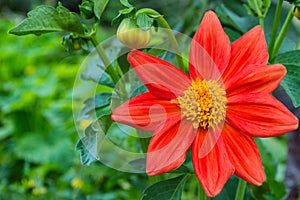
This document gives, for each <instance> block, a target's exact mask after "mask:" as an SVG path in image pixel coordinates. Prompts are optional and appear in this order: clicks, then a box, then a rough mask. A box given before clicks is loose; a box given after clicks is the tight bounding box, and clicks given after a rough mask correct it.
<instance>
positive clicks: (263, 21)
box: [259, 17, 265, 29]
mask: <svg viewBox="0 0 300 200" xmlns="http://www.w3.org/2000/svg"><path fill="white" fill-rule="evenodd" d="M259 25H261V27H262V29H265V19H264V18H263V17H259Z"/></svg>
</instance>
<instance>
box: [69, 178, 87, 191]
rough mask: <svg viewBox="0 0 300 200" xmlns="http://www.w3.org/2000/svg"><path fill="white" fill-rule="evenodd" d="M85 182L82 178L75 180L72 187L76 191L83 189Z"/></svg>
mask: <svg viewBox="0 0 300 200" xmlns="http://www.w3.org/2000/svg"><path fill="white" fill-rule="evenodd" d="M83 184H84V183H83V181H82V180H81V179H80V178H77V177H75V178H73V179H72V181H71V186H72V187H73V188H76V189H81V188H82V187H83Z"/></svg>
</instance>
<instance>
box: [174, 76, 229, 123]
mask: <svg viewBox="0 0 300 200" xmlns="http://www.w3.org/2000/svg"><path fill="white" fill-rule="evenodd" d="M174 102H177V103H178V104H179V106H180V108H181V111H182V115H183V116H184V117H186V119H187V120H190V121H193V126H194V128H198V127H202V128H210V127H212V128H214V127H215V126H217V125H218V124H219V123H221V122H222V121H223V120H224V119H225V114H226V92H225V90H224V89H223V88H222V87H221V85H220V84H219V83H217V82H216V81H213V80H209V81H206V80H200V79H196V80H193V81H192V86H191V87H189V88H188V89H187V90H185V91H184V95H183V96H180V97H178V98H177V99H176V101H174Z"/></svg>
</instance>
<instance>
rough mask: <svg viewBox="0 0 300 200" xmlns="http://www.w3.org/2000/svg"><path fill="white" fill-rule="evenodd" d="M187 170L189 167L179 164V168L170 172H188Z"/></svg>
mask: <svg viewBox="0 0 300 200" xmlns="http://www.w3.org/2000/svg"><path fill="white" fill-rule="evenodd" d="M189 172H190V170H189V168H187V167H186V166H185V165H181V166H180V167H179V168H177V169H175V170H173V171H171V172H170V173H177V174H180V173H189Z"/></svg>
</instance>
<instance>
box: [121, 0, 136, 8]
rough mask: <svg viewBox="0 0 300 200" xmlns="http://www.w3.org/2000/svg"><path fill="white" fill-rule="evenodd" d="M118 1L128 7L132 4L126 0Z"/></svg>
mask: <svg viewBox="0 0 300 200" xmlns="http://www.w3.org/2000/svg"><path fill="white" fill-rule="evenodd" d="M120 3H121V4H122V5H123V6H125V7H128V8H130V7H133V6H132V5H131V4H130V3H129V2H128V0H120Z"/></svg>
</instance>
